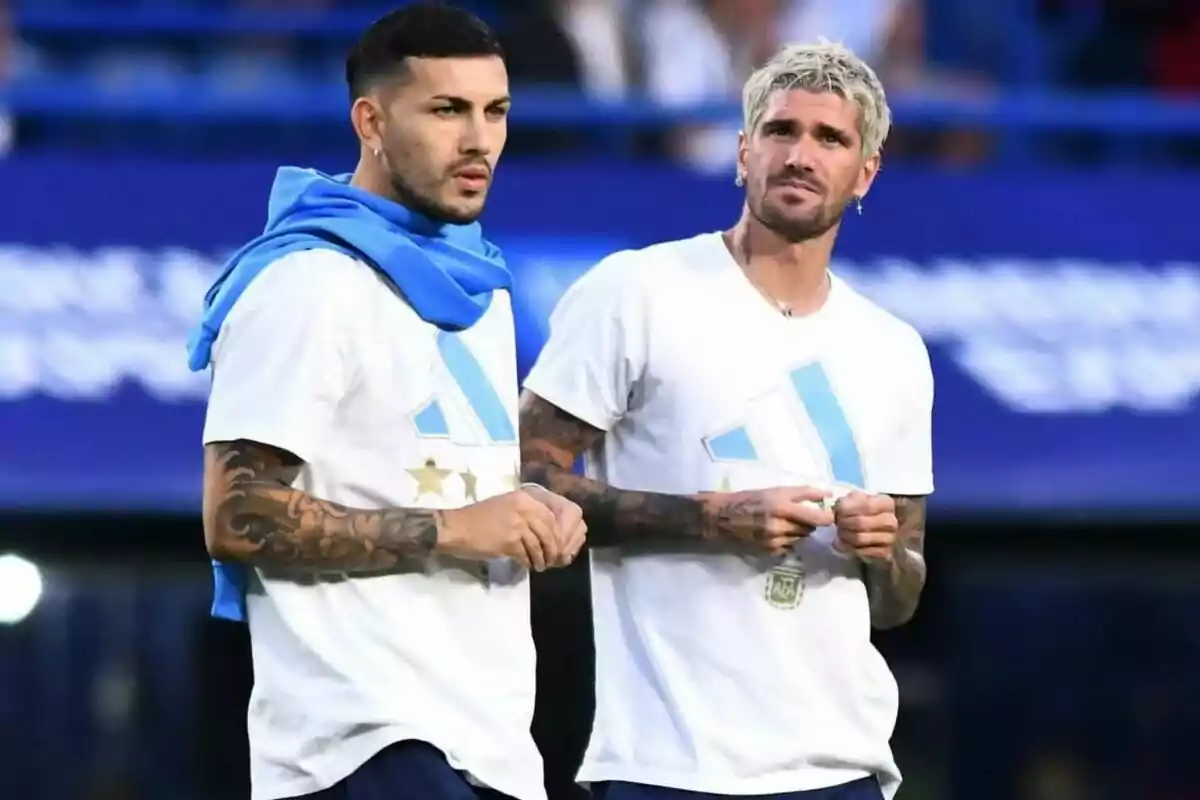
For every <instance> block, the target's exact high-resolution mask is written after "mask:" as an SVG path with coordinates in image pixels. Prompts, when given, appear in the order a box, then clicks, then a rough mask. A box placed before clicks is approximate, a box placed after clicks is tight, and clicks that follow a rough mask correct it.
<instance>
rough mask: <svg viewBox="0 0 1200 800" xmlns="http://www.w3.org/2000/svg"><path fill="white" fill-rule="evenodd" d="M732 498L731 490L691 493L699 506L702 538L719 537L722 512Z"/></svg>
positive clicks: (721, 534) (720, 534)
mask: <svg viewBox="0 0 1200 800" xmlns="http://www.w3.org/2000/svg"><path fill="white" fill-rule="evenodd" d="M732 498H733V493H732V492H700V493H699V494H694V495H692V499H693V500H694V501H696V504H697V505H698V506H699V507H700V535H701V536H702V537H703V538H704V539H709V540H712V539H720V538H721V537H722V536H723V535H724V534H723V532H722V525H721V520H722V516H723V514H722V512H723V511H724V510H725V508H726V507H727V506H728V505H729V503H730V501H731V499H732Z"/></svg>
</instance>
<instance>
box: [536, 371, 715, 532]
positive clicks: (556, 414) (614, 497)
mask: <svg viewBox="0 0 1200 800" xmlns="http://www.w3.org/2000/svg"><path fill="white" fill-rule="evenodd" d="M603 436H604V432H603V431H602V430H600V429H599V428H596V427H593V426H592V425H589V424H588V423H586V422H584V421H582V420H580V419H577V418H575V417H573V416H571V415H570V414H568V413H567V412H565V411H563V410H562V409H560V408H558V407H557V406H555V405H553V404H552V403H549V402H547V401H546V400H543V399H542V398H540V397H538V396H537V395H536V394H533V393H532V392H529V391H525V392H523V393H522V394H521V474H522V477H523V478H524V479H525V480H527V481H532V482H534V483H540V484H542V485H543V486H545V487H546V488H547V489H549V490H550V491H552V492H555V493H557V494H560V495H562V496H563V497H566V498H569V499H570V500H573V501H574V502H575V503H577V504H579V507H580V508H582V509H583V514H584V518H585V519H586V520H587V525H588V541H589V542H590V543H591V544H592V545H597V546H600V547H606V546H612V545H618V544H626V543H631V542H646V541H675V542H679V541H696V540H704V539H713V538H716V537H717V536H718V535H719V532H718V526H717V525H716V524H715V523H716V517H717V516H719V510H716V509H714V507H713V503H712V502H711V501H710V496H706V495H694V496H687V495H671V494H657V493H654V492H635V491H625V490H621V489H616V488H614V487H612V486H608V485H607V484H604V483H600V482H599V481H595V480H592V479H590V478H584V477H581V476H579V475H576V474H574V473H573V472H572V471H571V468H572V466H573V465H574V463H575V459H576V458H577V457H578V456H579V454H580V453H583V452H585V451H587V450H589V449H591V448H592V447H593V446H595V445H596V444H597V443H598V442H599V441H600V439H601V438H603ZM713 497H715V496H713Z"/></svg>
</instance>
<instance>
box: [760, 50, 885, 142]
mask: <svg viewBox="0 0 1200 800" xmlns="http://www.w3.org/2000/svg"><path fill="white" fill-rule="evenodd" d="M793 89H801V90H803V91H808V92H833V93H834V94H836V95H838V96H839V97H842V98H843V99H845V100H849V101H850V102H852V103H854V105H855V107H856V108H857V109H858V134H859V138H860V139H862V151H863V156H864V157H866V158H870V157H871V156H876V155H879V151H880V149H881V148H882V147H883V143H884V141H885V140H886V139H887V137H888V132H889V131H890V130H891V128H892V110H891V109H890V108H888V104H887V95H885V94H884V91H883V84H882V83H880V81H879V76H878V75H876V74H875V70H873V69H871V67H870V66H868V65H867V63H866V62H865V61H863V60H862V59H861V58H859V57H858V56H856V55H854V53H853V52H851V51H850V49H849V48H847V47H845V46H843V45H840V44H835V43H833V42H827V41H821V42H817V43H815V44H791V45H788V46H787V47H785V48H783V49H782V50H780V51H779V52H778V53H776V54H775V55H774V56H772V57H771V60H770V61H768V62H767V63H766V64H763V65H762V66H761V67H759V68H758V69H757V70H756V71H755V72H754V74H753V75H751V76H750V78H749V80H747V81H746V86H745V87H744V88H743V89H742V118H743V124H744V126H745V127H744V130H745V131H746V135H750V134H752V133H753V132H754V131H755V130H757V128H758V123H759V122H761V121H762V117H763V113H764V112H765V111H766V110H767V101H768V100H769V99H770V97H771V95H772V94H773V93H775V92H777V91H791V90H793Z"/></svg>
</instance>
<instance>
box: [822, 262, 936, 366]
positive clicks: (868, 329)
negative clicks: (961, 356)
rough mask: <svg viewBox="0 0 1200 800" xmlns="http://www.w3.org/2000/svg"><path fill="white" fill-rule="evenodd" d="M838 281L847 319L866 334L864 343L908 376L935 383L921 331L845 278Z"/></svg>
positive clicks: (835, 278)
mask: <svg viewBox="0 0 1200 800" xmlns="http://www.w3.org/2000/svg"><path fill="white" fill-rule="evenodd" d="M834 280H835V281H837V285H838V291H840V292H841V293H842V294H843V300H844V304H845V313H846V315H847V318H849V319H852V321H853V322H852V324H853V326H854V327H855V329H857V330H859V331H861V332H862V333H863V334H865V335H864V336H862V338H861V340H860V341H862V342H863V343H865V344H867V345H868V346H869V347H870V348H871V349H872V350H873V351H876V352H878V353H880V354H881V355H883V356H884V357H885V358H886V359H887V360H888V362H889V363H892V364H895V365H897V366H899V367H901V368H903V369H904V370H905V371H906V372H907V373H909V374H912V373H921V374H924V375H929V376H930V380H932V371H931V369H930V364H929V348H928V347H927V346H926V344H925V340H924V339H923V338H922V336H921V333H920V331H918V330H917V329H916V328H915V327H914V326H913V325H911V324H910V323H908V322H905V321H904V320H902V319H901V318H900V317H898V316H896V315H895V314H893V313H892V312H890V311H888V310H887V309H885V308H884V307H883V306H881V305H879V304H878V303H876V302H875V301H873V300H871V299H870V298H868V297H867V296H865V295H863V294H861V293H860V292H858V291H857V290H856V289H854V287H852V286H850V284H848V283H846V282H845V281H844V280H842V279H841V278H837V277H836V276H835V277H834Z"/></svg>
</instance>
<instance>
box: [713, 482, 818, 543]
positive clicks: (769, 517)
mask: <svg viewBox="0 0 1200 800" xmlns="http://www.w3.org/2000/svg"><path fill="white" fill-rule="evenodd" d="M703 499H704V505H705V522H706V525H705V532H704V533H705V538H708V539H713V540H719V541H726V542H736V543H738V544H741V545H750V546H751V547H754V548H755V549H759V550H765V551H766V552H768V553H771V554H772V555H777V556H779V555H783V554H785V553H787V552H788V550H790V549H791V547H792V545H794V544H795V543H796V542H797V541H798V540H800V539H803V538H804V537H806V536H808V535H809V534H810V533H812V532H813V530H815V529H816V528H820V527H823V526H826V525H832V524H833V509H832V508H831V507H829V504H828V503H827V502H826V501H827V500H828V499H829V492H826V491H822V490H821V489H814V488H812V487H810V486H783V487H778V488H774V489H758V490H754V491H748V492H716V493H713V494H708V495H704V496H703Z"/></svg>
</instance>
